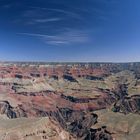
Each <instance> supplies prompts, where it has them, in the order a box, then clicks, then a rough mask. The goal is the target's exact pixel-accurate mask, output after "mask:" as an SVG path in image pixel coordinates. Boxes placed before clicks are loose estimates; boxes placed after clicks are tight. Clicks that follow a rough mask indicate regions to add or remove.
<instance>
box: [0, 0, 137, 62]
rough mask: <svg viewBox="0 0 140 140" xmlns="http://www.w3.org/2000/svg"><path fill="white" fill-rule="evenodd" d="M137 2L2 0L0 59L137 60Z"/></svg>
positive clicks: (130, 0)
mask: <svg viewBox="0 0 140 140" xmlns="http://www.w3.org/2000/svg"><path fill="white" fill-rule="evenodd" d="M139 5H140V1H139V0H20V1H19V0H0V60H13V61H90V62H128V61H131V62H132V61H140V55H139V52H140V39H139V38H140V10H139Z"/></svg>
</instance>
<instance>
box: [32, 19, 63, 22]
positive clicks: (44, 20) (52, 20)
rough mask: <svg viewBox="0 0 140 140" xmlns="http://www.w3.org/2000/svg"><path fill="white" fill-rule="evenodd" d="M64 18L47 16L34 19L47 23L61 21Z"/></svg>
mask: <svg viewBox="0 0 140 140" xmlns="http://www.w3.org/2000/svg"><path fill="white" fill-rule="evenodd" d="M60 20H62V19H61V18H45V19H43V18H42V19H34V20H33V21H34V22H35V23H47V22H55V21H60Z"/></svg>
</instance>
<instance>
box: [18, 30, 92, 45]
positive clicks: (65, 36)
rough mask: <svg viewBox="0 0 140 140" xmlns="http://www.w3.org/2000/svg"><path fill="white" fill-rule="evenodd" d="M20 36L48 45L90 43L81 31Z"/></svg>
mask: <svg viewBox="0 0 140 140" xmlns="http://www.w3.org/2000/svg"><path fill="white" fill-rule="evenodd" d="M18 34H20V35H26V36H33V37H37V38H39V39H41V40H42V41H43V42H45V43H46V44H49V45H56V46H60V45H70V44H83V43H87V42H89V41H90V38H89V36H88V34H86V33H84V32H81V31H68V32H64V33H60V34H56V35H47V34H33V33H18Z"/></svg>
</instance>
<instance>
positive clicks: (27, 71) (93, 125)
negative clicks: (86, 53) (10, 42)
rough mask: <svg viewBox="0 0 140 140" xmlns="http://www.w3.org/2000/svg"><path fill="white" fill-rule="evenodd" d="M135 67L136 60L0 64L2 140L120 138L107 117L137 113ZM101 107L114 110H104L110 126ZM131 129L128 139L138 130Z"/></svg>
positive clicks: (138, 85) (139, 85)
mask: <svg viewBox="0 0 140 140" xmlns="http://www.w3.org/2000/svg"><path fill="white" fill-rule="evenodd" d="M126 65H127V67H126ZM139 68H140V64H139V65H138V64H137V65H134V66H132V64H131V65H129V64H76V63H75V64H73V63H70V64H49V65H48V64H43V65H42V64H34V65H32V64H31V63H15V64H13V63H12V64H11V63H8V64H1V65H0V114H1V115H0V122H3V123H2V125H1V126H0V136H1V137H2V138H4V139H6V140H12V139H13V140H14V139H16V140H18V139H25V140H42V139H49V140H55V139H56V140H114V139H116V138H120V136H119V132H118V131H117V130H116V129H115V132H114V129H113V127H115V126H114V122H113V121H112V118H110V115H111V116H115V117H116V116H118V114H124V118H126V119H127V120H128V119H129V117H128V115H129V114H130V113H131V114H135V115H139V113H140V81H139V75H140V71H139ZM102 110H107V112H108V111H109V112H111V113H113V114H111V113H108V117H109V118H110V122H109V124H107V123H106V121H108V120H106V119H105V120H104V117H103V116H104V115H103V114H102V113H100V111H101V112H102ZM96 112H97V113H96ZM100 115H101V116H100ZM105 116H106V114H105ZM121 117H122V116H121ZM131 117H132V118H133V116H131ZM118 118H119V117H118ZM16 120H17V122H16ZM127 120H126V121H127ZM118 121H119V120H118ZM118 123H119V124H120V122H118ZM19 124H20V126H19ZM28 124H29V125H28ZM126 124H127V123H126ZM108 125H109V127H108ZM127 125H128V127H127V128H129V129H131V126H130V124H127ZM127 128H126V127H125V128H124V129H127ZM133 128H134V130H133V132H132V131H131V135H129V133H128V131H127V138H128V139H130V140H132V134H133V133H135V131H136V132H138V131H139V130H138V129H137V127H136V128H135V127H133ZM22 129H23V131H22ZM6 130H7V131H6ZM15 131H17V133H16V132H15ZM114 133H115V134H114ZM124 135H126V133H125V131H124V133H122V137H125V136H124ZM137 137H138V136H137ZM137 137H136V138H135V139H136V140H138V139H137ZM117 140H118V139H117ZM120 140H121V138H120Z"/></svg>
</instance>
